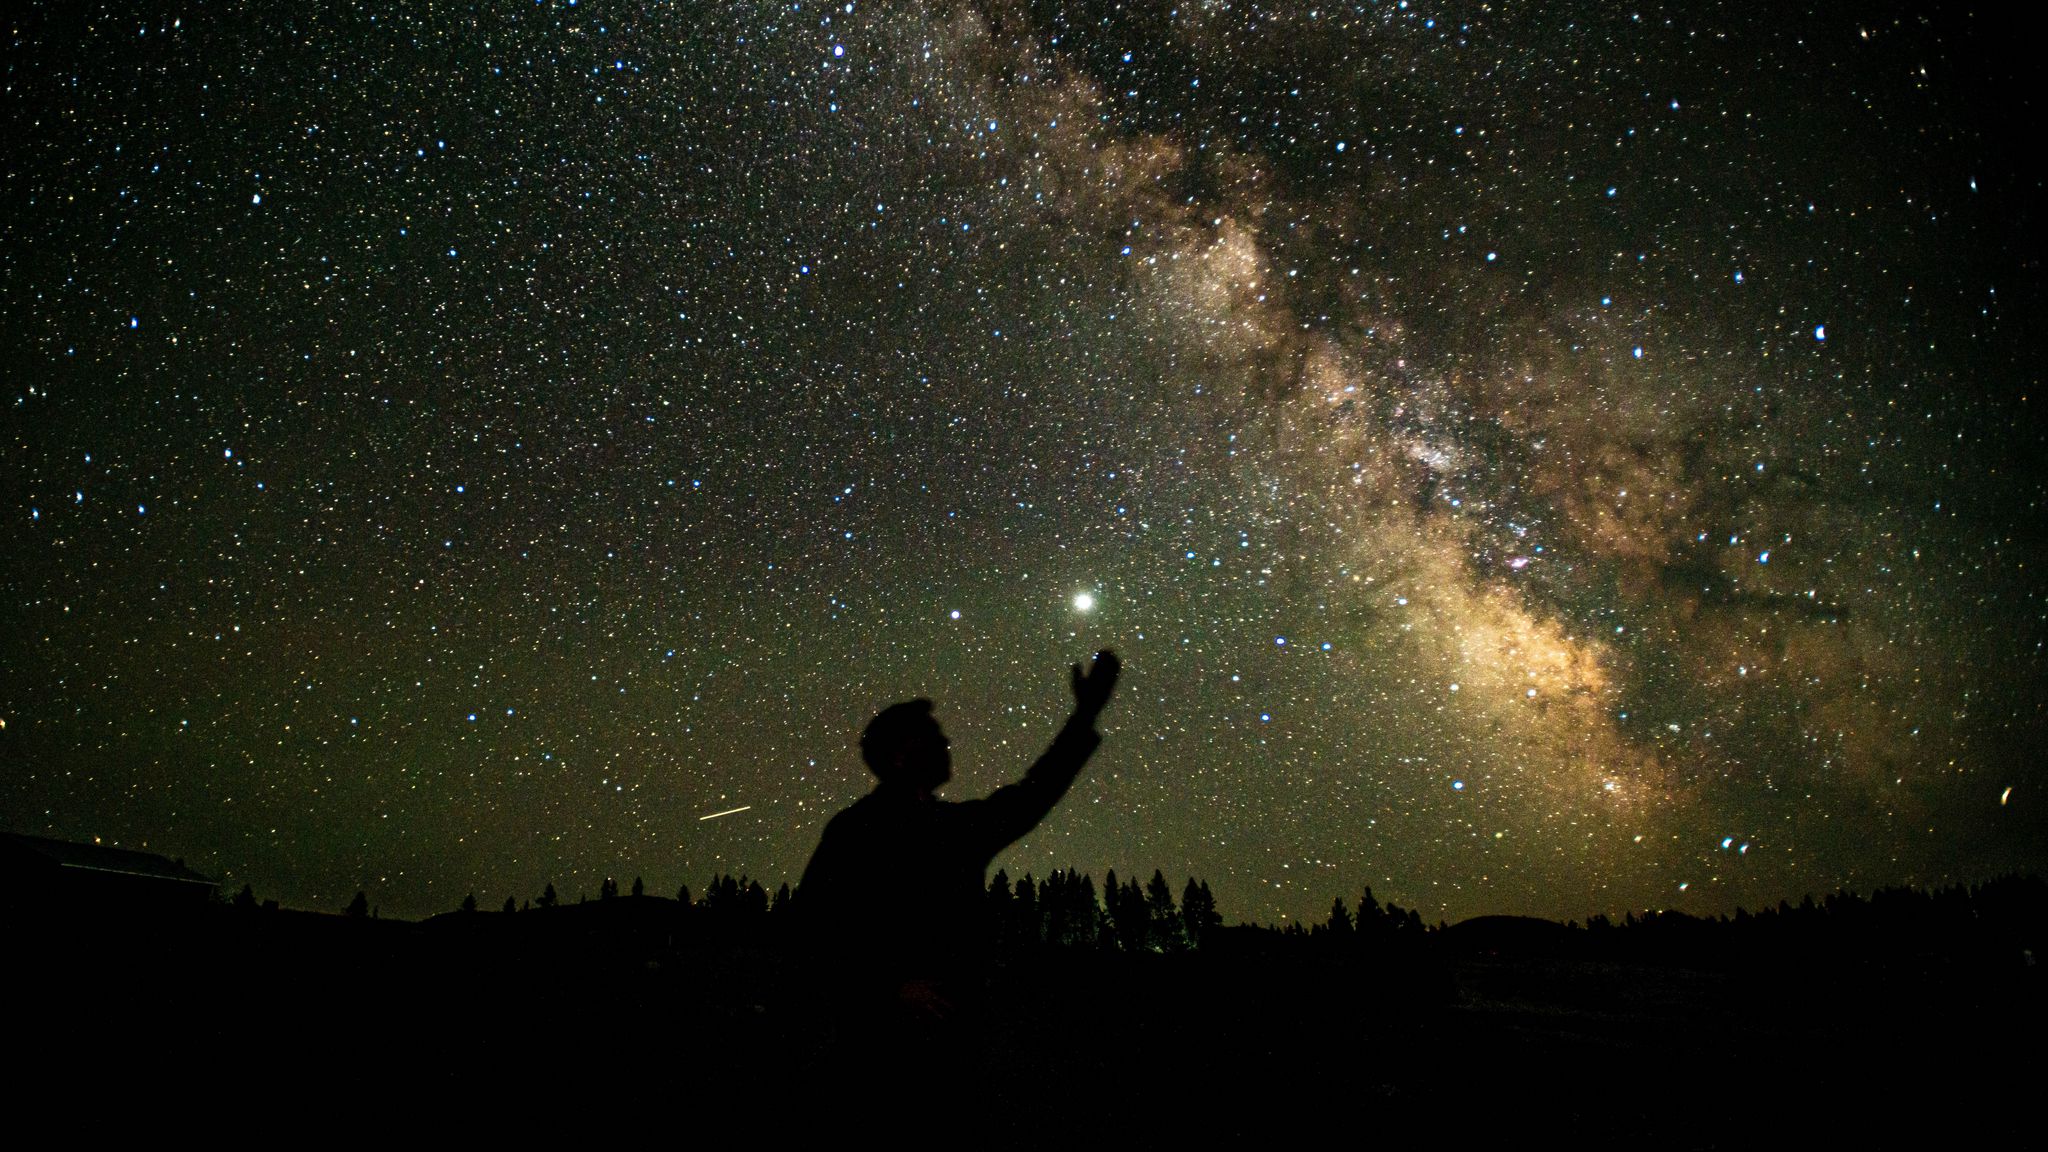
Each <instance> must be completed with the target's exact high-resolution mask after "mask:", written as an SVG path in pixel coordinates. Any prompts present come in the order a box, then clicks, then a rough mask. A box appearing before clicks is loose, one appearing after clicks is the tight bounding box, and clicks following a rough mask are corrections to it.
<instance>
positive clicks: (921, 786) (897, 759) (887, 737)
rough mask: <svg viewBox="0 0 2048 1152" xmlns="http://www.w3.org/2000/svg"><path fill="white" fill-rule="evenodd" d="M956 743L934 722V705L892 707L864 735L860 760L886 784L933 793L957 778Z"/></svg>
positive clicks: (921, 702)
mask: <svg viewBox="0 0 2048 1152" xmlns="http://www.w3.org/2000/svg"><path fill="white" fill-rule="evenodd" d="M951 747H952V742H951V741H949V740H947V739H946V733H945V730H944V729H942V728H940V727H939V722H938V721H937V720H934V719H932V702H931V701H929V700H906V701H904V702H903V703H901V704H891V705H889V706H888V707H887V708H884V709H882V711H881V712H880V713H879V714H877V715H876V716H875V718H874V719H873V720H870V721H868V726H867V729H866V730H865V731H863V732H862V733H861V734H860V757H861V759H863V760H865V761H867V762H868V771H870V772H873V773H874V774H875V778H876V779H878V780H880V781H881V782H882V783H884V784H888V785H892V786H901V787H907V788H914V789H916V790H918V791H920V792H929V791H931V790H932V789H934V788H937V787H938V786H939V785H941V784H944V783H945V782H946V781H948V780H950V779H952V778H953V754H952V752H950V751H948V749H950V748H951Z"/></svg>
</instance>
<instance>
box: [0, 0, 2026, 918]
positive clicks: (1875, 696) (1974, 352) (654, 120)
mask: <svg viewBox="0 0 2048 1152" xmlns="http://www.w3.org/2000/svg"><path fill="white" fill-rule="evenodd" d="M72 7H74V6H69V5H59V6H56V9H57V10H56V11H54V12H52V11H44V12H38V13H35V14H32V15H31V16H30V17H28V18H25V19H23V20H21V21H18V22H17V24H16V25H15V26H14V27H13V28H11V29H10V34H9V41H8V43H7V47H6V50H5V55H4V66H5V73H4V75H5V84H6V96H5V116H6V125H5V139H6V141H7V143H6V144H5V145H4V148H5V155H6V166H5V181H4V196H5V214H4V216H0V308H4V313H0V354H4V357H5V363H6V365H7V367H6V393H7V404H8V408H7V411H8V417H7V421H8V423H7V429H6V436H5V448H6V457H5V462H4V465H0V467H4V473H0V493H4V495H0V500H4V505H0V514H4V520H0V551H4V554H0V592H4V596H5V600H4V603H5V606H6V607H5V611H6V614H7V615H6V621H7V626H6V633H5V637H4V639H0V659H4V667H0V721H4V723H5V727H4V729H0V817H4V824H5V825H6V826H7V827H8V828H10V829H13V830H17V831H24V832H33V833H38V834H43V835H54V836H62V837H67V838H93V837H98V838H101V839H103V840H104V841H105V842H107V843H119V844H123V845H127V846H133V847H147V848H150V849H152V850H156V851H161V852H165V853H167V854H175V855H181V856H184V857H186V858H187V859H188V861H190V862H192V863H193V864H194V865H195V866H198V867H201V868H202V869H206V870H209V871H210V872H211V873H212V874H215V875H219V876H221V877H223V878H224V880H225V882H226V883H227V884H228V885H230V886H239V885H240V884H242V883H250V884H252V885H253V886H254V887H255V888H256V889H257V891H258V892H259V893H260V894H263V895H266V896H268V895H275V896H278V897H279V898H281V899H282V900H284V902H286V903H287V904H297V905H300V906H308V907H330V906H331V907H335V908H338V907H339V906H340V905H341V904H343V903H345V902H346V901H347V899H348V898H349V896H350V895H351V894H352V893H353V892H354V891H355V890H357V889H358V888H364V889H367V890H368V891H369V892H370V894H371V896H372V899H373V901H374V902H377V903H378V904H379V905H380V906H381V907H382V908H383V909H385V910H387V911H390V912H400V913H423V912H429V911H436V910H441V909H444V908H449V907H453V906H454V904H455V903H456V902H457V901H458V900H460V899H461V898H462V896H463V895H464V894H465V893H467V892H470V891H475V892H477V893H478V894H479V897H480V899H482V900H483V901H484V903H485V904H486V905H487V906H493V905H495V904H497V903H499V902H501V901H502V900H503V898H504V897H506V896H508V895H509V896H513V897H526V896H531V895H533V894H534V893H536V892H538V891H539V890H540V889H541V887H542V885H544V884H546V883H548V882H553V883H554V884H555V885H556V887H557V888H558V889H560V890H561V891H563V892H564V893H565V894H570V895H573V894H574V893H575V892H577V891H578V890H583V891H591V890H595V889H596V888H597V887H598V884H599V881H600V880H602V879H603V878H604V877H606V876H610V875H618V876H630V875H641V876H644V877H645V878H646V880H647V882H648V885H649V887H650V888H651V889H652V890H655V891H673V890H674V887H675V886H676V885H677V884H679V883H689V884H691V885H692V886H697V885H700V884H701V883H702V881H703V880H704V879H705V878H706V877H708V876H709V875H710V874H712V873H713V872H735V873H737V872H746V873H749V874H751V875H753V876H756V877H760V878H762V879H764V880H765V881H767V882H768V883H769V884H770V885H771V886H772V885H773V884H774V883H776V882H778V881H780V880H782V879H785V878H793V877H794V876H795V875H796V873H797V872H798V871H800V869H801V867H802V864H803V861H804V859H805V857H806V855H807V854H808V852H809V850H810V847H811V846H812V844H813V843H814V842H815V839H816V836H817V832H818V830H819V828H820V827H821V825H822V822H823V820H824V819H825V818H826V817H827V816H829V814H830V813H831V812H832V811H833V810H835V809H836V808H837V807H839V806H842V805H844V804H845V803H847V802H849V801H850V800H852V799H853V798H854V797H856V796H857V795H859V794H860V793H861V792H862V791H864V790H865V788H866V787H867V784H868V780H867V777H866V773H865V770H864V769H863V768H862V767H861V765H860V763H859V759H858V755H857V752H856V750H855V747H854V741H855V738H856V736H857V733H858V731H859V728H860V726H861V725H862V724H863V723H864V722H865V720H866V718H867V717H868V716H870V715H872V714H873V713H874V711H876V710H877V709H878V708H879V707H881V706H882V705H884V704H886V703H888V702H890V701H893V700H896V699H902V698H905V697H910V696H917V695H928V696H930V697H932V698H934V699H935V700H936V701H937V702H938V707H939V715H940V718H941V720H942V721H943V722H944V723H945V725H946V726H947V728H948V731H949V732H950V733H951V734H952V736H953V740H954V752H955V760H956V764H957V771H958V778H957V779H956V781H955V782H954V784H953V785H952V786H951V789H950V792H949V794H951V795H954V796H956V797H957V796H965V795H971V794H974V793H976V792H977V791H980V790H986V789H987V788H989V787H992V786H994V785H996V784H998V783H1000V782H1002V781H1003V780H1005V779H1006V778H1011V777H1014V776H1015V775H1016V774H1017V773H1019V772H1021V770H1022V769H1023V767H1024V766H1025V765H1026V764H1028V763H1029V761H1030V759H1031V758H1032V757H1033V756H1034V755H1035V754H1036V752H1037V751H1038V750H1039V748H1040V747H1042V746H1043V744H1044V743H1045V742H1046V741H1048V740H1049V739H1050V738H1051V736H1052V734H1053V732H1054V731H1055V730H1056V728H1057V726H1058V724H1059V722H1060V718H1061V716H1062V715H1063V712H1064V708H1065V704H1066V698H1065V693H1066V684H1065V672H1064V670H1065V665H1066V664H1067V663H1068V662H1071V661H1073V660H1076V659H1080V658H1082V657H1083V656H1084V655H1085V654H1086V653H1087V652H1089V651H1091V650H1092V649H1094V648H1096V647H1102V646H1113V647H1115V648H1117V649H1118V650H1119V651H1120V652H1121V653H1122V654H1123V655H1124V657H1125V659H1126V662H1127V665H1128V673H1127V679H1126V682H1125V685H1124V688H1123V691H1122V692H1121V694H1120V695H1119V697H1118V699H1117V700H1116V701H1115V702H1114V703H1113V704H1112V706H1111V710H1110V713H1109V715H1108V716H1107V717H1106V718H1105V733H1106V736H1107V741H1106V743H1105V745H1104V747H1103V750H1102V751H1101V753H1099V754H1098V756H1097V758H1096V760H1095V761H1094V762H1093V764H1092V765H1091V767H1090V769H1089V771H1088V773H1087V774H1086V775H1085V776H1084V777H1083V779H1082V780H1081V781H1080V782H1079V783H1078V784H1077V785H1076V787H1075V789H1074V791H1073V793H1072V794H1070V796H1069V798H1068V800H1067V802H1066V803H1065V804H1064V805H1063V806H1062V807H1061V808H1060V809H1059V810H1058V811H1057V812H1056V813H1055V814H1054V815H1053V817H1052V818H1050V819H1049V820H1048V822H1047V823H1046V824H1045V825H1044V826H1043V827H1042V828H1040V829H1039V830H1038V831H1037V832H1036V833H1034V834H1033V835H1032V836H1031V837H1030V838H1028V839H1027V840H1025V841H1023V842H1022V843H1020V844H1019V845H1018V846H1017V847H1016V848H1015V849H1013V850H1012V851H1011V853H1010V854H1009V855H1008V856H1007V857H1006V858H1005V859H1004V861H1003V863H1004V864H1005V865H1006V866H1007V867H1008V868H1009V869H1010V871H1011V872H1012V873H1013V874H1014V873H1017V872H1021V871H1025V870H1031V871H1035V872H1037V873H1039V874H1041V875H1042V874H1044V873H1045V872H1046V871H1047V870H1049V869H1051V868H1055V867H1068V866H1071V867H1077V868H1080V869H1084V870H1087V871H1090V872H1093V873H1095V874H1096V875H1097V876H1100V875H1101V873H1102V872H1103V871H1104V870H1105V869H1108V868H1115V869H1117V870H1118V871H1119V872H1123V873H1126V874H1129V873H1133V872H1136V873H1140V874H1149V872H1150V871H1151V870H1152V869H1154V868H1160V869H1163V870H1164V871H1165V872H1166V873H1167V874H1168V875H1169V876H1172V877H1179V876H1182V875H1187V874H1193V875H1198V876H1202V877H1205V878H1207V879H1208V880H1209V881H1210V882H1211V884H1212V885H1213V887H1214V888H1215V890H1216V892H1217V895H1218V899H1219V903H1220V904H1221V905H1222V907H1223V910H1224V911H1225V913H1226V914H1227V915H1229V916H1232V917H1235V918H1248V919H1258V920H1263V921H1276V920H1279V919H1281V918H1283V917H1289V918H1299V917H1305V916H1317V915H1319V914H1321V913H1322V912H1324V911H1326V910H1327V909H1328V907H1329V903H1330V901H1331V899H1332V898H1333V897H1335V896H1339V895H1343V896H1347V897H1351V896H1355V895H1356V894H1357V893H1358V891H1359V890H1360V889H1361V888H1362V887H1364V886H1365V885H1368V884H1370V885H1372V886H1373V888H1374V890H1375V892H1376V894H1378V895H1379V896H1381V897H1382V898H1392V899H1395V900H1398V901H1400V902H1402V903H1404V904H1410V905H1414V906H1417V907H1419V908H1420V909H1421V910H1422V911H1423V913H1424V915H1425V916H1427V917H1429V918H1430V919H1432V920H1434V919H1437V918H1439V917H1444V918H1452V919H1455V918H1458V917H1461V916H1466V915H1471V914H1475V913H1481V912H1524V913H1534V914H1542V915H1555V916H1560V917H1562V916H1581V915H1584V914H1586V913H1588V912H1592V911H1600V910H1610V911H1613V910H1620V909H1624V908H1643V907H1672V908H1681V909H1686V910H1690V911H1694V912H1718V911H1724V910H1726V909H1729V908H1731V907H1733V906H1735V905H1737V904H1739V903H1746V904H1750V905H1752V906H1753V905H1756V904H1758V903H1766V902H1769V903H1775V902H1776V901H1777V900H1778V899H1779V898H1781V897H1784V896H1792V897H1794V898H1796V897H1797V896H1798V895H1799V894H1800V893H1803V892H1808V891H1825V890H1830V889H1833V888H1836V887H1839V886H1845V885H1846V886H1851V887H1857V888H1863V889H1868V888H1870V887H1873V886H1876V885H1880V884H1890V883H1901V882H1911V883H1922V884H1926V883H1939V882H1948V881H1954V880H1971V879H1979V878H1984V877H1987V876H1989V875H1992V874H1995V873H1997V872H2001V871H2005V870H2009V869H2015V868H2022V869H2030V868H2038V867H2040V866H2041V864H2042V852H2043V845H2044V843H2048V838H2044V835H2043V833H2044V831H2048V829H2044V828H2043V821H2042V819H2041V815H2040V813H2041V806H2040V803H2039V801H2038V799H2037V795H2038V789H2039V787H2040V785H2041V783H2042V780H2041V776H2040V770H2039V768H2038V767H2037V766H2036V761H2035V758H2034V755H2033V749H2034V747H2035V746H2036V745H2037V744H2038V742H2039V740H2040V738H2041V737H2042V735H2043V732H2042V728H2043V712H2042V706H2043V705H2042V693H2041V689H2040V683H2041V682H2040V662H2041V658H2042V645H2043V643H2044V640H2048V627H2044V617H2043V611H2044V609H2043V603H2042V591H2043V589H2042V584H2041V581H2040V579H2039V577H2038V575H2037V573H2038V571H2039V566H2040V563H2041V561H2042V548H2041V543H2042V537H2041V525H2042V496H2043V484H2042V479H2041V473H2040V470H2039V468H2038V466H2037V464H2036V460H2037V459H2038V457H2039V454H2040V452H2041V450H2042V449H2043V447H2044V443H2043V436H2042V432H2041V428H2040V422H2039V421H2038V420H2036V419H2035V414H2034V413H2035V408H2036V407H2037V405H2035V403H2034V402H2033V400H2032V397H2031V394H2030V393H2031V391H2032V390H2033V389H2034V388H2035V386H2036V381H2037V375H2038V364H2039V362H2040V358H2039V356H2038V354H2037V352H2038V345H2037V342H2036V338H2035V337H2034V335H2033V332H2032V327H2033V323H2034V321H2036V319H2037V318H2038V316H2039V314H2040V291H2039V289H2040V260H2039V256H2040V251H2039V241H2038V228H2037V223H2036V219H2035V211H2036V206H2037V205H2038V203H2039V197H2040V191H2041V187H2040V184H2039V182H2038V179H2037V178H2035V177H2033V176H2031V175H2026V176H2022V175H2021V173H2022V172H2024V171H2026V170H2027V165H2025V164H2024V163H2023V151H2024V150H2027V149H2030V148H2031V141H2030V140H2014V139H2011V138H2009V136H2010V134H2011V133H2015V132H2017V133H2020V134H2022V135H2024V134H2025V133H2026V132H2029V131H2031V130H2030V129H2027V128H2024V127H2019V126H2021V125H2025V124H2027V123H2030V122H2031V117H2032V111H2033V102H2032V98H2031V97H2030V96H2028V97H2024V98H2022V96H2021V95H2020V94H2019V87H2020V85H2019V80H2018V72H2017V68H2016V66H2015V64H2014V63H2013V62H2012V60H2011V58H2010V57H2009V56H2007V55H2006V54H2005V53H2004V52H2003V51H2001V50H1997V49H1996V48H1995V45H1997V44H1998V43H1999V41H2000V39H2001V37H2005V36H2009V35H2011V33H2010V32H2009V31H2008V30H2005V29H2001V28H1998V27H1996V26H1994V25H1992V24H1990V23H1989V22H1988V21H1984V20H1979V19H1978V18H1975V17H1970V16H1967V15H1962V14H1953V13H1946V12H1942V11H1939V10H1937V11H1936V12H1935V13H1933V14H1932V15H1931V16H1930V17H1928V18H1921V17H1918V16H1912V15H1903V16H1900V15H1886V16H1884V17H1883V18H1882V19H1872V18H1869V17H1868V16H1867V15H1866V16H1863V17H1861V19H1863V20H1864V21H1865V22H1858V20H1859V17H1858V15H1857V14H1855V13H1847V14H1841V15H1828V14H1819V15H1815V14H1810V13H1804V14H1803V13H1793V12H1783V11H1779V10H1770V11H1768V12H1759V11H1757V10H1755V9H1754V8H1752V7H1749V6H1733V7H1728V8H1719V7H1711V6H1701V5H1691V4H1688V5H1681V6H1677V7H1675V8H1672V9H1659V8H1652V7H1644V8H1641V9H1636V10H1631V9H1627V8H1621V7H1614V6H1608V5H1588V6H1586V7H1584V8H1583V9H1579V10H1573V9H1572V8H1571V7H1570V6H1559V5H1541V6H1532V7H1530V8H1527V9H1521V8H1504V7H1501V6H1498V5H1482V6H1456V5H1431V4H1426V3H1419V2H1416V3H1380V4H1354V5H1336V6H1330V7H1323V6H1321V5H1319V4H1315V3H1306V4H1304V3H1293V4H1266V5H1260V4H1242V3H1229V4H1223V3H1185V4H1181V5H1178V6H1176V5H1174V4H1170V3H1138V4H1131V3H1125V4H1120V5H1112V4H1100V3H1098V4H1086V3H1076V4H1057V3H1041V4H1028V3H1021V2H1017V3H1005V2H999V0H998V2H987V3H962V4H950V5H949V4H936V3H877V2H873V0H861V2H857V3H846V2H844V0H840V2H839V3H836V4H831V5H821V4H817V3H809V2H806V3H783V4H748V3H732V4H721V5H673V6H671V5H656V4H651V3H644V2H643V3H639V4H628V5H607V4H603V3H597V2H586V3H582V4H561V3H549V2H543V3H539V4H534V3H507V4H503V5H498V6H489V5H486V6H479V8H478V10H475V11H471V12H465V13H462V14H459V15H457V14H451V13H448V12H446V11H440V10H436V11H434V12H433V13H430V14H426V15H423V14H421V13H419V12H399V11H392V12H385V13H381V14H374V15H373V14H368V13H365V12H363V11H358V10H354V9H350V10H346V11H338V12H331V13H328V14H326V15H321V16H311V15H281V14H279V13H278V12H276V11H274V10H272V9H270V8H268V7H265V6H258V7H257V9H256V10H255V11H253V12H228V11H220V10H217V9H211V8H209V9H194V10H192V11H189V12H186V13H183V14H182V16H165V15H162V14H152V15H147V16H142V15H135V16H122V15H119V14H109V13H106V12H104V11H102V12H99V13H78V12H73V11H71V8H72ZM712 815H716V816H718V817H719V818H717V819H708V818H707V817H709V816H712ZM1176 883H1177V881H1176Z"/></svg>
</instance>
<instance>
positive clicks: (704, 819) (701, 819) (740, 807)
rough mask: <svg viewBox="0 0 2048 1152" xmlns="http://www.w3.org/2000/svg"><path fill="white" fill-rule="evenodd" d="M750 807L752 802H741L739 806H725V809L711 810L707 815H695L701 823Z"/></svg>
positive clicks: (743, 810)
mask: <svg viewBox="0 0 2048 1152" xmlns="http://www.w3.org/2000/svg"><path fill="white" fill-rule="evenodd" d="M752 807H753V805H752V804H742V805H740V806H739V807H737V808H727V809H726V810H725V811H723V812H713V813H712V814H711V815H709V816H699V817H697V821H698V822H699V823H702V822H704V821H706V820H716V819H718V818H719V817H720V816H730V815H732V814H733V813H735V812H745V811H746V810H747V809H749V808H752Z"/></svg>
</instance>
